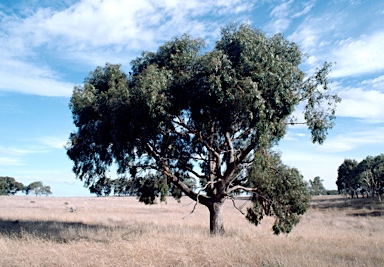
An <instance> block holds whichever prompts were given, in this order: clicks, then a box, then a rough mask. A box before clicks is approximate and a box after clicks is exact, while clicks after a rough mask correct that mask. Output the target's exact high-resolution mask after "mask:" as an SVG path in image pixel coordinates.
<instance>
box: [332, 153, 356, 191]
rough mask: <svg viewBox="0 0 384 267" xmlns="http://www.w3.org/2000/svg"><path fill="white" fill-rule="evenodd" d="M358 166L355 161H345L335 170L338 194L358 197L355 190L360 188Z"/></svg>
mask: <svg viewBox="0 0 384 267" xmlns="http://www.w3.org/2000/svg"><path fill="white" fill-rule="evenodd" d="M358 164H359V163H358V162H357V161H356V160H352V159H345V160H344V162H343V163H342V164H341V165H340V166H339V168H338V169H337V180H336V185H337V189H338V190H339V193H340V194H349V195H350V196H351V197H352V198H353V197H354V196H355V194H356V196H357V197H358V195H357V189H358V188H360V187H361V179H360V176H359V169H358Z"/></svg>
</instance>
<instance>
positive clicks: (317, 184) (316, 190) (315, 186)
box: [309, 176, 327, 196]
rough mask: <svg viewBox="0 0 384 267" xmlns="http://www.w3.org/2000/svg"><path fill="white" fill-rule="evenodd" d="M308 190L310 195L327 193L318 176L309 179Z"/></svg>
mask: <svg viewBox="0 0 384 267" xmlns="http://www.w3.org/2000/svg"><path fill="white" fill-rule="evenodd" d="M309 190H310V192H311V195H315V196H316V195H326V194H327V190H326V189H325V187H324V185H323V180H322V179H321V178H320V177H319V176H316V177H315V178H313V181H312V180H309Z"/></svg>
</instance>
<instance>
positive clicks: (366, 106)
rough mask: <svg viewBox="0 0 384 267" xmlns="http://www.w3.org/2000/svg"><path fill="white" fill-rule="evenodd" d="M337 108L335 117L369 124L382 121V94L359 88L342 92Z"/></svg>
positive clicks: (383, 119)
mask: <svg viewBox="0 0 384 267" xmlns="http://www.w3.org/2000/svg"><path fill="white" fill-rule="evenodd" d="M339 96H340V97H341V98H342V101H341V103H340V104H339V105H338V108H337V116H343V117H354V118H360V119H365V120H367V121H371V122H383V121H384V105H383V103H384V93H382V92H380V91H374V90H371V91H364V90H362V89H360V88H356V89H349V90H344V91H342V92H340V93H339Z"/></svg>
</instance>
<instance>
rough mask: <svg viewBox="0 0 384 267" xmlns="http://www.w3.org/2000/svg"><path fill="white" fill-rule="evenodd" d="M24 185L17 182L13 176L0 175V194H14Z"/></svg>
mask: <svg viewBox="0 0 384 267" xmlns="http://www.w3.org/2000/svg"><path fill="white" fill-rule="evenodd" d="M23 188H24V185H23V184H22V183H19V182H17V181H16V180H15V178H13V177H8V176H1V177H0V195H14V194H16V193H17V192H18V191H22V190H23Z"/></svg>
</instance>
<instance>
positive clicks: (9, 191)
mask: <svg viewBox="0 0 384 267" xmlns="http://www.w3.org/2000/svg"><path fill="white" fill-rule="evenodd" d="M19 191H22V192H23V193H25V194H26V195H29V194H34V195H36V196H41V195H45V196H48V195H50V194H52V191H51V187H50V186H47V185H44V184H43V182H41V181H36V182H33V183H30V184H29V185H27V186H24V185H23V184H22V183H20V182H18V181H16V179H15V178H13V177H9V176H0V195H8V196H11V195H15V194H16V193H17V192H19Z"/></svg>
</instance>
